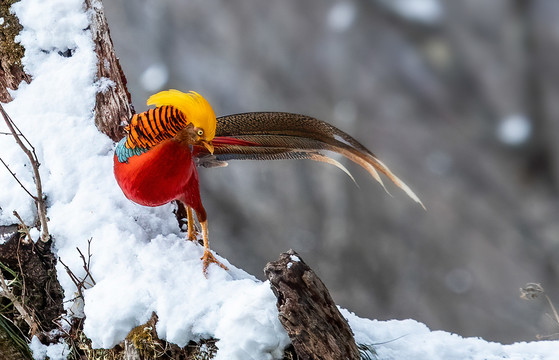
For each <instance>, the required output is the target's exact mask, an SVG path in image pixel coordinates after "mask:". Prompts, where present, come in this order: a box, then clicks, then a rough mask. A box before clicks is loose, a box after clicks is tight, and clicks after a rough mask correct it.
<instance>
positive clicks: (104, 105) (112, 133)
mask: <svg viewBox="0 0 559 360" xmlns="http://www.w3.org/2000/svg"><path fill="white" fill-rule="evenodd" d="M85 4H86V7H87V9H91V10H93V11H92V14H93V15H92V18H91V20H90V21H91V34H92V37H93V41H94V42H95V52H96V53H97V57H98V62H97V81H98V84H99V90H100V91H99V92H98V93H97V98H96V101H95V125H96V126H97V128H98V129H99V130H100V131H102V132H103V133H105V134H106V135H107V136H109V137H110V138H111V139H112V140H114V141H118V140H120V139H121V138H122V137H123V136H124V130H123V129H124V128H123V126H121V124H124V123H127V122H128V119H130V117H131V116H132V114H133V112H134V110H133V106H132V101H131V97H130V93H129V92H128V88H127V87H126V76H124V72H123V71H122V68H121V66H120V62H119V61H118V58H117V56H116V54H115V51H114V46H113V41H112V40H111V32H110V31H109V25H108V23H107V18H106V17H105V12H104V10H103V5H102V4H101V2H100V1H96V0H85Z"/></svg>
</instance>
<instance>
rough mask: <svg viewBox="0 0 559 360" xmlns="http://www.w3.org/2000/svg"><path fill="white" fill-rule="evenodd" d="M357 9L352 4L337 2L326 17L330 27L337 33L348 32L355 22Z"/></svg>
mask: <svg viewBox="0 0 559 360" xmlns="http://www.w3.org/2000/svg"><path fill="white" fill-rule="evenodd" d="M356 15H357V9H356V8H355V4H353V3H351V2H336V3H334V4H333V5H332V7H330V10H329V11H328V15H327V17H326V23H327V24H328V27H329V28H330V29H331V30H333V31H336V32H343V31H345V30H348V29H349V28H350V27H351V25H353V23H354V22H355V17H356Z"/></svg>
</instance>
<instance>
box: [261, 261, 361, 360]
mask: <svg viewBox="0 0 559 360" xmlns="http://www.w3.org/2000/svg"><path fill="white" fill-rule="evenodd" d="M264 273H265V274H266V277H267V278H268V280H270V285H271V287H272V291H273V292H274V294H275V295H276V297H277V299H278V301H277V307H278V310H279V319H280V322H281V323H282V325H283V327H284V328H285V329H286V330H287V334H288V335H289V337H290V339H291V342H292V344H293V347H294V348H295V352H296V353H297V355H298V357H299V358H300V359H303V360H311V359H324V360H329V359H331V360H340V359H359V358H360V355H359V350H358V349H357V344H356V343H355V340H354V338H353V333H352V331H351V329H350V327H349V325H348V323H347V321H346V320H345V319H344V318H343V316H342V314H341V313H340V311H339V310H338V308H337V307H336V304H335V303H334V301H333V300H332V298H331V296H330V293H329V292H328V289H327V288H326V286H325V285H324V283H323V282H322V281H321V280H320V278H319V277H318V276H317V275H316V274H315V273H314V271H312V269H311V268H309V266H308V265H307V264H305V262H304V261H303V260H302V259H301V257H300V256H299V255H298V254H297V253H296V252H295V251H293V250H289V251H288V252H287V253H283V254H281V256H280V258H279V260H277V261H275V262H271V263H268V265H266V268H265V269H264Z"/></svg>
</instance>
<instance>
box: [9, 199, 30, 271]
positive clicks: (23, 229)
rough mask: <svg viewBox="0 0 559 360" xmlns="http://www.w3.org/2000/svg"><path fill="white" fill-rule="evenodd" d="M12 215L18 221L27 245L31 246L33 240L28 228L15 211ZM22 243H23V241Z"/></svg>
mask: <svg viewBox="0 0 559 360" xmlns="http://www.w3.org/2000/svg"><path fill="white" fill-rule="evenodd" d="M13 214H14V216H15V217H16V218H17V219H18V220H19V222H20V225H21V228H22V231H23V232H24V233H25V235H26V237H27V238H28V239H29V242H27V243H28V244H32V243H33V239H32V238H31V234H30V233H29V227H28V226H27V225H25V222H23V219H22V218H21V216H19V213H18V212H17V211H15V210H14V212H13ZM22 241H23V240H22ZM24 243H25V241H24ZM22 274H23V273H22Z"/></svg>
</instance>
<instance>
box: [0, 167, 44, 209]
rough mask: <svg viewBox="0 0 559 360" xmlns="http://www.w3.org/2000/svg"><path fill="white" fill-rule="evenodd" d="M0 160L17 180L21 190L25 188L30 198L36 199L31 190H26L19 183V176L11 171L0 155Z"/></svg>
mask: <svg viewBox="0 0 559 360" xmlns="http://www.w3.org/2000/svg"><path fill="white" fill-rule="evenodd" d="M0 162H1V163H2V164H3V165H4V167H5V168H6V169H7V170H8V172H9V173H10V175H12V177H13V178H14V179H15V180H16V181H17V183H18V184H19V186H21V188H22V189H23V190H25V192H26V193H27V194H28V195H29V196H31V198H32V199H33V200H35V201H36V200H37V198H36V197H35V195H33V194H31V192H30V191H29V190H27V188H26V187H25V186H24V185H23V184H22V183H21V181H19V178H18V177H17V175H16V173H15V172H13V171H12V169H10V167H9V166H8V164H6V163H5V162H4V160H2V158H1V157H0Z"/></svg>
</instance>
